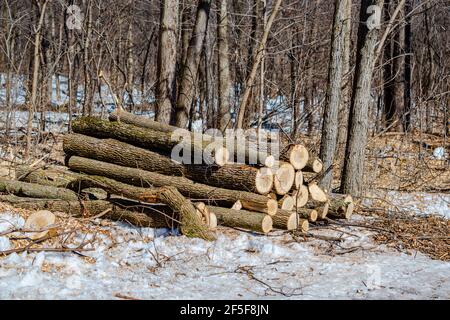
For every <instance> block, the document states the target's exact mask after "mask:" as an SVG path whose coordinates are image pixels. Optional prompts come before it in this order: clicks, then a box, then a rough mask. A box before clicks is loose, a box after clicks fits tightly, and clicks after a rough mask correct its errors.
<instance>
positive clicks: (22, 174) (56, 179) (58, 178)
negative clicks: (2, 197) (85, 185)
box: [16, 166, 78, 188]
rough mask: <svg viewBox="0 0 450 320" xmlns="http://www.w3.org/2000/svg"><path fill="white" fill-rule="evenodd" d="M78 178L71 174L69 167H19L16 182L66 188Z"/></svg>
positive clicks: (75, 174) (76, 175)
mask: <svg viewBox="0 0 450 320" xmlns="http://www.w3.org/2000/svg"><path fill="white" fill-rule="evenodd" d="M77 178H78V174H77V173H75V172H70V171H69V170H68V169H67V167H50V168H46V169H43V168H30V167H29V166H18V167H17V168H16V180H19V181H23V182H29V183H37V184H40V185H44V186H53V187H60V188H65V187H66V186H67V185H68V184H70V183H71V182H72V181H74V180H76V179H77Z"/></svg>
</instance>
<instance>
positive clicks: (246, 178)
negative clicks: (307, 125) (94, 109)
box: [63, 134, 273, 194]
mask: <svg viewBox="0 0 450 320" xmlns="http://www.w3.org/2000/svg"><path fill="white" fill-rule="evenodd" d="M63 147H64V151H65V152H66V154H68V155H77V156H80V157H85V158H91V159H96V160H99V161H105V162H109V163H114V164H117V165H120V166H126V167H132V168H139V169H143V170H147V171H152V172H156V173H161V174H165V175H176V176H185V177H187V178H189V179H191V180H194V181H198V182H203V183H205V184H208V185H211V186H216V187H221V188H226V189H233V190H244V191H249V192H256V193H260V194H267V193H268V192H269V191H270V190H271V189H272V186H273V174H272V171H271V170H270V169H268V168H260V169H257V168H254V167H251V166H246V165H236V164H228V165H224V166H215V165H212V166H210V165H204V164H203V165H195V164H192V165H186V166H183V165H182V164H179V163H175V162H174V161H172V160H171V159H170V158H169V157H167V156H164V155H161V154H159V153H156V152H152V151H149V150H146V149H143V148H139V147H135V146H132V145H130V144H127V143H124V142H120V141H117V140H114V139H97V138H94V137H89V136H85V135H81V134H70V135H66V136H65V137H64V144H63Z"/></svg>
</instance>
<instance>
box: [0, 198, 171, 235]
mask: <svg viewBox="0 0 450 320" xmlns="http://www.w3.org/2000/svg"><path fill="white" fill-rule="evenodd" d="M0 201H1V202H7V203H9V204H11V205H12V206H14V207H16V208H22V209H26V210H33V211H35V210H49V211H52V212H64V213H67V214H70V215H71V216H74V217H86V218H90V217H95V216H97V215H99V214H101V213H104V212H105V211H107V210H110V211H109V212H107V213H106V214H105V215H104V216H102V217H104V218H108V219H111V220H115V221H125V222H128V223H131V224H133V225H135V226H138V227H150V228H175V227H178V225H179V223H178V218H179V217H178V214H176V213H173V212H172V215H169V214H167V213H164V212H162V211H161V208H160V207H161V206H159V207H155V209H152V207H150V206H148V205H146V206H141V207H138V206H137V205H133V206H128V205H123V204H121V202H120V201H118V200H115V201H113V200H111V201H104V200H95V201H66V200H43V199H32V198H25V199H24V198H20V197H16V196H0Z"/></svg>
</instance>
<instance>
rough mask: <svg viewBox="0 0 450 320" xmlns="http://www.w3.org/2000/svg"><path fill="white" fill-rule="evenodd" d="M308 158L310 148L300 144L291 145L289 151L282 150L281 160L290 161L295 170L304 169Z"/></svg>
mask: <svg viewBox="0 0 450 320" xmlns="http://www.w3.org/2000/svg"><path fill="white" fill-rule="evenodd" d="M308 159H309V153H308V150H307V149H306V148H305V147H304V146H302V145H300V144H295V145H291V146H289V147H288V148H287V151H285V152H282V154H281V156H280V160H283V161H286V162H289V163H290V164H291V165H292V166H293V167H294V169H295V170H300V169H303V168H304V167H305V166H306V164H307V163H308Z"/></svg>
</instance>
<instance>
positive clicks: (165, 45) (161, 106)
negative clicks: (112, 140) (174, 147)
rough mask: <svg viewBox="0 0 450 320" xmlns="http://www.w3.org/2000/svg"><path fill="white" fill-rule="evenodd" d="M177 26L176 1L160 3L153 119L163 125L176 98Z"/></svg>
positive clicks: (166, 121) (164, 0) (168, 0)
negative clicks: (154, 113)
mask: <svg viewBox="0 0 450 320" xmlns="http://www.w3.org/2000/svg"><path fill="white" fill-rule="evenodd" d="M177 24H178V0H163V1H161V17H160V26H159V45H158V70H157V73H158V74H157V78H158V85H157V86H156V89H157V90H156V116H155V118H156V121H158V122H162V123H165V124H169V123H170V116H171V114H172V108H173V107H174V105H175V98H176V97H175V71H176V62H177Z"/></svg>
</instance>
